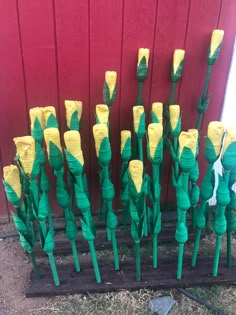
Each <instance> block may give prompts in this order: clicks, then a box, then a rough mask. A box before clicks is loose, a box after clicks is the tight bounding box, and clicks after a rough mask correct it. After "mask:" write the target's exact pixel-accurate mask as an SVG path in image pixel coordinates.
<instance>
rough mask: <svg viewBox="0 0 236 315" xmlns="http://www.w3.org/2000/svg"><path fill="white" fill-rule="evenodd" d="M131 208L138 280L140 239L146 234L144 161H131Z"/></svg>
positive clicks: (138, 276)
mask: <svg viewBox="0 0 236 315" xmlns="http://www.w3.org/2000/svg"><path fill="white" fill-rule="evenodd" d="M128 174H129V184H128V185H129V210H130V217H131V235H132V238H133V240H134V243H135V260H136V280H137V281H140V280H141V269H140V241H141V239H142V237H143V234H144V224H145V223H144V218H145V211H146V189H145V180H144V179H143V162H142V161H140V160H132V161H130V162H129V173H128Z"/></svg>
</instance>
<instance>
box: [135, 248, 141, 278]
mask: <svg viewBox="0 0 236 315" xmlns="http://www.w3.org/2000/svg"><path fill="white" fill-rule="evenodd" d="M135 261H136V280H137V281H140V280H141V268H140V243H139V242H135Z"/></svg>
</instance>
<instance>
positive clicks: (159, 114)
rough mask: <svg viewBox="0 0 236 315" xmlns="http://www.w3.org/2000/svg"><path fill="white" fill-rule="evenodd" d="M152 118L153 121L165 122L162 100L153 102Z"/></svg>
mask: <svg viewBox="0 0 236 315" xmlns="http://www.w3.org/2000/svg"><path fill="white" fill-rule="evenodd" d="M151 118H152V123H160V124H163V103H161V102H155V103H152V111H151Z"/></svg>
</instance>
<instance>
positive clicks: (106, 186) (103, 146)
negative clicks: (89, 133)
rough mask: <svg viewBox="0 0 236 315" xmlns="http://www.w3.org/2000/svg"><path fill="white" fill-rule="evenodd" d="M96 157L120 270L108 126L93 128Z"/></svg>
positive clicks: (106, 212)
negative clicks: (110, 170) (113, 205)
mask: <svg viewBox="0 0 236 315" xmlns="http://www.w3.org/2000/svg"><path fill="white" fill-rule="evenodd" d="M93 135H94V140H95V149H96V155H97V157H98V162H99V165H100V185H101V195H102V199H103V200H104V208H105V223H106V227H107V233H108V239H109V240H111V242H112V247H113V255H114V263H115V269H119V257H118V251H117V243H116V227H117V225H118V220H117V216H116V214H115V213H114V210H113V207H112V201H113V198H114V195H115V192H114V187H113V184H112V182H111V179H110V172H109V164H110V161H111V147H110V142H109V137H108V127H107V125H106V124H96V125H94V126H93Z"/></svg>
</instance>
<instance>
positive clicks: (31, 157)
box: [13, 136, 39, 178]
mask: <svg viewBox="0 0 236 315" xmlns="http://www.w3.org/2000/svg"><path fill="white" fill-rule="evenodd" d="M13 141H14V143H15V146H16V155H18V156H19V161H20V165H21V167H22V170H23V171H24V174H25V175H26V176H27V177H31V178H35V177H36V176H37V175H38V174H39V163H38V161H37V160H36V152H35V141H34V138H33V137H31V136H24V137H16V138H14V139H13Z"/></svg>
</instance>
